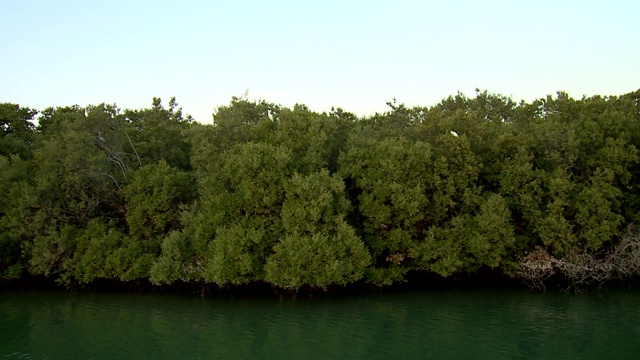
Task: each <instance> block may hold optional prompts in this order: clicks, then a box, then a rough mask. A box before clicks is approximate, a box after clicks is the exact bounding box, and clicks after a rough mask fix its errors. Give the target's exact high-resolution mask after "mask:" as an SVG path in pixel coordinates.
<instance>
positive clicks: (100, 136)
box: [98, 131, 106, 143]
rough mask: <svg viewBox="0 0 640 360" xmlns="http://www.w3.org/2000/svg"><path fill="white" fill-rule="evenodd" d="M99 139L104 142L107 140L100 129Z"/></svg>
mask: <svg viewBox="0 0 640 360" xmlns="http://www.w3.org/2000/svg"><path fill="white" fill-rule="evenodd" d="M98 140H100V142H102V143H103V142H105V141H106V140H105V138H104V136H102V133H101V132H100V131H98Z"/></svg>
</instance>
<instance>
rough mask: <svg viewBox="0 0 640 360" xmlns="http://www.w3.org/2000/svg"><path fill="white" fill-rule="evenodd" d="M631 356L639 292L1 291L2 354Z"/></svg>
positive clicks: (635, 352)
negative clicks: (305, 294) (258, 294)
mask: <svg viewBox="0 0 640 360" xmlns="http://www.w3.org/2000/svg"><path fill="white" fill-rule="evenodd" d="M14 358H15V359H218V358H219V359H242V358H244V359H249V358H251V359H259V358H271V359H342V358H354V359H372V358H373V359H390V358H394V359H407V358H414V359H427V358H432V359H534V358H537V359H549V358H554V359H625V358H626V359H640V292H637V291H636V292H634V291H610V292H604V293H600V294H591V295H580V296H576V295H566V294H536V293H529V292H522V291H518V292H515V291H514V292H511V291H495V290H492V291H430V292H428V291H424V292H411V293H402V294H377V295H366V296H356V297H328V298H326V297H325V298H313V299H309V298H302V299H301V298H297V299H291V298H287V299H278V298H269V299H265V298H261V299H255V298H230V297H226V298H211V297H205V298H201V297H199V296H184V295H153V294H142V295H108V294H83V293H79V294H78V293H76V294H71V293H14V292H5V293H0V359H14Z"/></svg>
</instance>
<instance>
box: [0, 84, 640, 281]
mask: <svg viewBox="0 0 640 360" xmlns="http://www.w3.org/2000/svg"><path fill="white" fill-rule="evenodd" d="M193 120H194V119H192V118H191V117H190V116H188V115H187V116H184V115H183V113H182V109H181V108H180V107H179V105H178V104H177V102H176V100H175V98H172V99H171V100H170V101H169V104H168V107H164V105H163V104H162V101H161V100H160V99H158V98H154V99H153V101H152V104H151V106H150V107H149V108H147V109H136V110H132V109H120V108H118V107H117V106H116V105H115V104H99V105H89V106H86V107H81V106H71V107H51V108H47V109H44V110H42V111H37V110H35V109H32V108H28V107H23V106H21V105H18V104H11V103H1V104H0V128H1V130H2V131H1V132H0V136H1V137H0V187H1V188H2V189H3V191H4V195H3V196H2V197H0V280H4V281H7V280H11V279H20V278H28V277H30V276H45V277H48V278H50V279H52V280H55V281H57V282H59V283H61V284H66V285H72V284H86V283H91V282H94V281H96V280H97V279H113V280H117V281H130V280H143V281H146V280H149V281H151V282H152V283H153V284H157V285H160V284H173V283H176V282H203V283H211V284H217V285H218V286H230V285H239V284H249V283H255V282H264V283H268V284H271V285H272V286H275V287H279V288H283V289H291V290H297V289H300V288H302V287H311V288H320V289H328V288H331V287H337V286H346V285H349V284H354V283H370V284H374V285H377V286H385V285H390V284H393V283H397V282H403V281H405V279H406V278H407V274H408V273H409V272H414V273H435V274H439V275H441V276H444V277H448V276H454V275H456V274H461V273H470V274H473V273H476V272H478V271H480V270H482V269H494V270H495V271H501V272H503V273H504V274H507V275H509V276H513V277H519V278H522V279H523V280H528V281H534V282H536V284H537V285H539V284H540V282H539V280H540V279H546V278H547V277H548V276H551V275H552V274H555V273H562V274H563V276H567V277H569V278H571V277H572V276H573V277H574V278H575V276H578V275H575V269H577V268H578V265H576V264H578V263H579V262H580V261H582V263H585V261H587V259H588V261H591V262H592V263H594V264H596V263H597V264H600V263H599V262H598V261H605V260H606V261H614V260H615V259H625V260H624V261H627V262H626V263H625V264H627V265H625V266H627V267H626V268H624V267H623V266H622V265H620V266H618V265H615V264H614V265H611V266H610V267H609V268H610V269H616V270H615V271H614V270H607V271H609V273H607V274H609V275H610V276H609V278H610V277H615V276H619V277H620V276H621V277H625V278H633V277H636V276H638V275H640V266H638V267H637V268H634V267H633V266H635V265H633V266H632V265H629V264H631V263H633V261H631V260H629V259H631V258H633V256H635V255H634V254H636V253H633V251H636V252H638V254H636V255H640V247H639V246H636V247H633V246H632V245H629V244H631V243H630V241H631V240H630V239H638V238H639V237H638V236H637V235H635V233H634V232H633V231H632V230H630V229H633V225H634V224H635V223H637V222H638V221H639V220H640V181H638V179H639V178H640V161H639V160H640V158H639V156H640V154H639V153H638V147H639V146H640V90H638V91H636V92H632V93H629V94H625V95H622V96H593V97H584V98H582V99H574V98H571V97H570V96H569V95H568V94H566V93H563V92H559V93H557V94H556V95H553V96H551V95H549V96H546V97H544V98H540V99H537V100H534V101H532V102H530V103H527V102H520V103H516V102H514V101H513V100H512V99H510V98H508V97H505V96H502V95H497V94H492V93H488V92H486V91H484V92H483V91H477V92H476V94H475V96H474V97H467V96H465V95H464V94H456V95H453V96H450V97H448V98H446V99H444V100H442V101H441V102H440V103H438V104H436V105H434V106H431V107H414V108H409V107H406V106H405V105H402V104H398V103H396V102H395V101H394V102H390V103H389V110H388V111H387V112H384V113H377V114H374V115H372V116H366V117H358V116H356V115H354V114H352V113H349V112H347V111H345V110H343V109H333V110H332V111H330V112H324V113H318V112H314V111H312V110H310V109H308V108H307V107H306V106H304V105H296V106H294V107H293V108H286V107H283V106H280V105H277V104H272V103H268V102H266V101H253V102H252V101H248V100H246V99H239V98H234V99H233V100H232V101H231V102H230V103H229V104H228V105H224V106H220V107H218V109H217V110H216V112H215V114H214V122H213V124H210V125H202V124H199V123H197V122H195V121H193ZM638 241H640V240H638ZM621 249H623V250H621ZM634 249H636V250H634ZM621 254H622V255H621ZM625 254H626V255H625ZM614 255H615V256H614ZM623 255H624V256H623ZM607 259H608V260H607ZM612 259H613V260H612ZM616 261H617V260H616ZM620 261H622V260H620ZM629 261H631V262H629ZM582 263H580V264H582ZM636 263H638V262H637V261H636ZM545 264H546V265H545ZM567 264H572V265H571V266H574V265H575V266H576V267H571V266H569V265H567ZM545 266H546V267H545ZM593 266H595V265H593ZM593 266H592V270H589V271H590V272H588V275H589V276H592V277H593V278H594V279H595V278H596V277H595V275H593V274H596V273H598V271H600V272H603V271H605V270H604V269H605V267H604V265H602V266H601V265H598V266H600V267H598V266H595V267H593ZM616 266H618V267H616ZM621 266H622V267H621ZM630 266H631V267H630ZM585 268H587V267H586V265H585ZM593 269H595V270H593ZM598 269H600V270H598ZM625 269H626V270H625ZM634 269H635V270H634ZM571 271H574V272H571ZM585 271H586V270H585ZM572 274H573V275H572ZM598 274H599V273H598ZM616 274H617V275H616ZM621 274H622V275H621ZM582 275H584V274H582ZM614 275H615V276H614ZM603 276H604V275H603ZM583 277H584V276H583ZM600 278H602V276H600V277H598V279H600Z"/></svg>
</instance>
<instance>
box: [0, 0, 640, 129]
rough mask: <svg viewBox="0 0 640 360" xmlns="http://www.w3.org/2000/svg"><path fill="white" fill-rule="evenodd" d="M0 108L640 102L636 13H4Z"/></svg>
mask: <svg viewBox="0 0 640 360" xmlns="http://www.w3.org/2000/svg"><path fill="white" fill-rule="evenodd" d="M0 38H1V39H2V42H1V43H0V102H13V103H19V104H20V105H23V106H29V107H32V108H36V109H38V110H42V109H44V108H45V107H48V106H65V105H73V104H79V105H82V106H84V105H89V104H99V103H102V102H106V103H116V104H117V105H118V106H120V107H121V108H143V107H149V106H150V104H151V100H152V98H153V97H154V96H158V97H161V98H162V99H163V102H164V103H165V104H167V103H168V101H169V98H170V97H171V96H175V97H176V98H177V100H178V102H179V103H180V105H181V106H182V107H183V108H184V111H185V112H187V113H190V114H191V115H193V116H194V117H195V118H196V120H198V121H200V122H202V123H210V122H211V114H212V112H213V110H214V109H215V107H217V106H218V105H224V104H228V103H229V101H230V100H231V97H232V96H233V95H241V94H242V93H244V91H245V89H249V99H251V100H252V99H265V100H267V101H269V102H274V103H278V104H282V105H285V106H292V105H293V104H295V103H302V104H305V105H307V106H308V107H309V108H311V109H312V110H316V111H327V110H329V109H330V108H331V106H336V107H342V108H344V109H345V110H348V111H351V112H354V113H356V114H358V115H367V114H372V113H374V112H376V111H378V112H381V111H385V110H387V106H386V105H385V102H386V101H389V100H391V99H392V98H396V99H397V101H398V102H400V103H405V104H407V105H408V106H414V105H421V106H431V105H435V104H436V103H438V102H439V101H440V100H441V99H442V98H445V97H447V96H449V95H454V94H455V93H456V92H457V91H461V92H463V93H465V94H467V95H469V96H473V94H474V89H475V88H480V89H482V90H488V91H490V92H494V93H500V94H503V95H507V96H511V97H513V98H514V100H516V101H519V100H526V101H531V100H534V99H536V98H540V97H544V96H546V95H547V94H554V93H555V92H556V91H558V90H563V91H567V92H568V93H569V94H570V95H571V96H574V97H576V98H580V97H582V96H583V95H595V94H601V95H621V94H624V93H627V92H631V91H634V90H637V89H639V88H640V1H637V0H633V1H632V0H630V1H615V0H609V1H588V0H583V1H561V0H556V1H527V2H524V1H522V2H518V1H490V0H486V1H401V0H395V1H375V0H368V1H348V0H342V1H334V0H323V1H313V2H312V1H301V0H300V1H186V0H183V1H163V0H156V1H133V0H127V1H120V0H117V1H116V0H110V1H90V0H83V1H63V0H56V1H53V0H42V1H35V0H0Z"/></svg>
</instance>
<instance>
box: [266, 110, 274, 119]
mask: <svg viewBox="0 0 640 360" xmlns="http://www.w3.org/2000/svg"><path fill="white" fill-rule="evenodd" d="M267 116H268V117H269V120H271V121H273V114H271V110H267Z"/></svg>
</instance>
